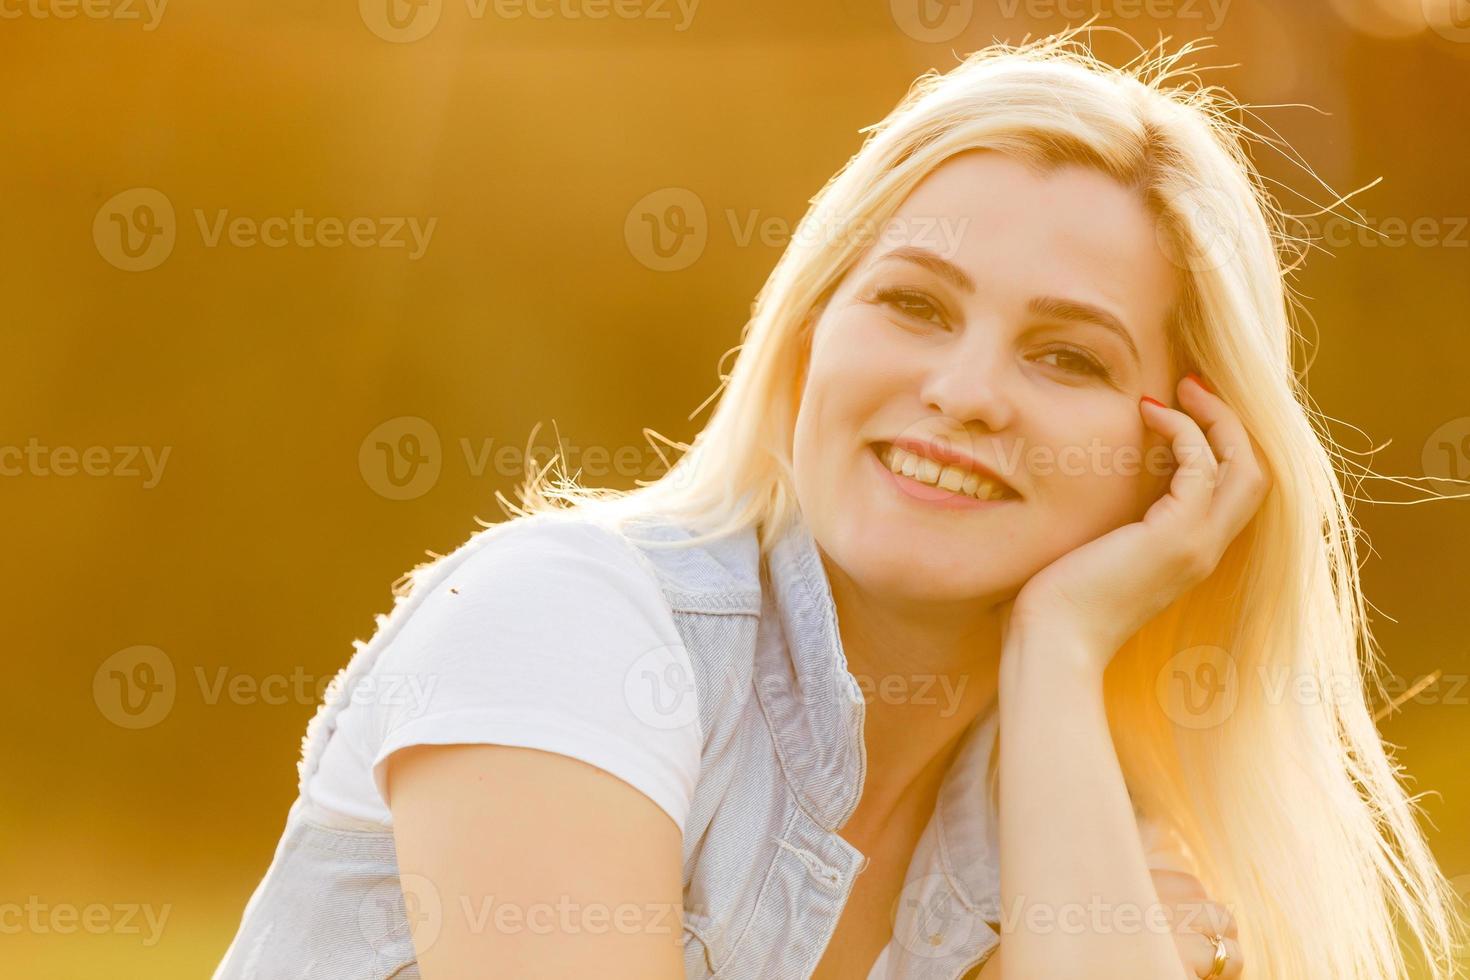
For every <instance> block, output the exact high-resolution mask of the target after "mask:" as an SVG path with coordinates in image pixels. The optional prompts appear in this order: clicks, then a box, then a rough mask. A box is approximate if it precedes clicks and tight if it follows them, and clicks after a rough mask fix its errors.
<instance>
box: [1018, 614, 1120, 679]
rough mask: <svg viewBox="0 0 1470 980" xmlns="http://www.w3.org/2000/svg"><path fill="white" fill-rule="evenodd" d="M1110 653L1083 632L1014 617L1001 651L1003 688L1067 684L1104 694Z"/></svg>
mask: <svg viewBox="0 0 1470 980" xmlns="http://www.w3.org/2000/svg"><path fill="white" fill-rule="evenodd" d="M1109 652H1110V651H1109ZM1107 654H1108V652H1105V651H1103V650H1102V649H1100V645H1099V644H1098V642H1097V641H1096V640H1094V639H1091V638H1089V637H1087V636H1085V635H1083V634H1082V633H1080V632H1077V631H1074V630H1071V629H1067V628H1064V627H1060V626H1056V625H1053V626H1038V625H1035V624H1028V623H1026V622H1025V621H1024V620H1016V619H1014V618H1013V619H1012V621H1011V624H1010V629H1008V630H1007V632H1006V638H1005V643H1004V644H1003V646H1002V648H1001V657H1000V683H1001V685H1002V687H1003V688H1004V687H1012V688H1013V687H1017V686H1029V685H1032V684H1043V685H1046V686H1049V687H1055V686H1057V685H1065V686H1067V687H1070V688H1073V689H1077V690H1081V691H1096V692H1097V693H1098V694H1099V695H1101V693H1102V682H1103V671H1104V669H1105V668H1106V666H1107V662H1108V659H1109V657H1108V655H1107Z"/></svg>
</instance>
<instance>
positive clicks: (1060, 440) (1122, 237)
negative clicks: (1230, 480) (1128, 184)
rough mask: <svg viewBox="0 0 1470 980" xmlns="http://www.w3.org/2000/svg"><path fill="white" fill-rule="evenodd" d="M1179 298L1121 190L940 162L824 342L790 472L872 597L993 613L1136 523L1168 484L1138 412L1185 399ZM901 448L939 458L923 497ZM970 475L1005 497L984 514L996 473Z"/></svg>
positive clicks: (815, 528)
mask: <svg viewBox="0 0 1470 980" xmlns="http://www.w3.org/2000/svg"><path fill="white" fill-rule="evenodd" d="M1178 285H1179V280H1178V278H1177V270H1176V268H1175V266H1174V265H1172V264H1171V263H1170V261H1169V259H1168V258H1167V256H1166V254H1165V252H1164V250H1163V247H1162V245H1161V242H1160V239H1159V236H1158V232H1157V230H1156V225H1155V222H1154V221H1153V219H1152V217H1151V215H1150V214H1149V213H1148V211H1147V210H1146V209H1145V208H1144V205H1143V203H1142V201H1141V200H1140V199H1139V198H1138V197H1137V195H1136V193H1134V192H1130V191H1128V190H1126V189H1124V188H1123V187H1122V186H1121V185H1119V184H1117V183H1115V182H1114V181H1112V180H1111V179H1110V178H1108V177H1107V176H1105V175H1103V174H1101V173H1099V172H1097V171H1095V170H1092V169H1088V168H1083V167H1077V166H1067V167H1062V168H1059V169H1056V170H1053V171H1052V172H1050V173H1049V174H1047V175H1046V176H1037V175H1035V174H1033V173H1031V172H1030V171H1029V170H1027V169H1026V168H1025V167H1024V166H1022V165H1021V164H1019V163H1017V162H1015V161H1014V160H1013V159H1011V158H1009V157H1007V156H1005V155H1003V154H1001V153H997V152H990V151H972V152H968V153H963V154H960V155H958V156H955V157H952V158H950V159H949V160H947V161H946V162H944V163H943V164H941V165H940V166H939V167H937V168H936V169H935V170H934V171H933V172H932V173H930V174H929V175H928V176H927V177H925V178H924V180H923V181H922V182H921V183H919V185H918V186H917V187H915V189H914V191H913V192H912V193H911V194H910V195H909V197H908V198H907V200H906V201H905V202H904V204H903V205H902V207H900V208H899V210H898V212H897V213H896V215H895V216H894V218H893V219H892V221H890V222H889V224H888V225H887V226H886V227H885V228H884V229H883V232H882V234H881V235H879V236H878V237H877V239H876V241H875V243H874V244H873V245H872V246H871V247H869V248H868V249H867V250H866V251H865V253H864V254H863V255H862V256H861V257H860V258H859V259H858V260H857V261H856V263H855V264H854V266H853V267H852V269H851V270H850V271H849V272H848V274H847V275H846V276H845V277H844V279H843V280H842V281H841V282H840V283H839V284H838V286H837V288H836V289H835V291H834V292H833V294H832V296H831V298H830V299H829V300H828V302H827V303H826V304H825V306H824V307H823V308H822V310H821V313H820V315H819V318H818V320H817V322H816V323H815V325H814V327H813V334H812V340H811V349H810V353H809V356H808V358H807V360H806V366H805V371H804V374H803V378H802V381H801V384H802V395H801V405H800V409H799V412H798V417H797V422H796V431H795V436H794V443H793V455H794V463H795V477H796V494H797V498H798V503H799V505H800V507H801V511H802V514H803V516H804V518H805V519H806V521H807V524H808V526H809V527H810V528H811V530H812V533H813V536H814V537H815V539H816V541H817V543H818V544H819V545H820V546H821V548H822V550H823V551H824V552H825V553H826V555H827V556H828V557H829V558H830V559H832V560H833V561H835V562H836V563H837V565H838V566H839V567H840V568H841V570H842V572H843V573H844V574H845V575H846V576H847V577H848V578H849V579H851V580H852V581H853V582H854V583H855V584H857V585H858V586H859V587H861V588H862V589H863V591H865V592H867V593H869V594H872V595H881V596H885V597H889V598H892V599H895V600H901V601H906V602H956V601H960V602H963V601H967V600H976V599H986V600H993V601H997V602H998V601H1003V600H1004V599H1007V598H1011V597H1013V596H1014V595H1015V594H1016V592H1017V591H1018V590H1019V589H1020V587H1021V586H1022V585H1024V584H1025V583H1026V581H1027V580H1028V579H1029V578H1030V577H1031V576H1032V575H1034V574H1035V573H1036V572H1037V571H1039V570H1040V569H1042V568H1044V567H1045V566H1046V565H1048V564H1050V563H1051V562H1052V561H1054V560H1055V559H1057V558H1059V557H1061V556H1062V555H1063V554H1065V553H1067V552H1069V551H1071V550H1073V549H1074V548H1077V547H1078V546H1080V545H1082V544H1085V543H1086V542H1088V541H1090V540H1092V539H1094V538H1097V537H1099V536H1101V535H1102V534H1104V533H1106V532H1107V531H1109V530H1112V529H1113V528H1116V527H1119V526H1121V525H1123V524H1126V523H1129V522H1131V521H1135V520H1138V519H1139V518H1141V517H1142V515H1143V512H1144V511H1145V510H1147V509H1148V506H1149V505H1150V504H1151V503H1152V502H1153V501H1154V500H1155V499H1157V498H1158V496H1159V495H1160V494H1161V493H1162V492H1163V491H1164V489H1165V488H1167V486H1168V480H1169V471H1170V467H1171V462H1170V460H1171V457H1170V456H1169V455H1168V453H1167V449H1166V447H1165V446H1164V445H1163V443H1162V440H1160V439H1159V437H1158V436H1156V435H1155V434H1153V433H1152V432H1151V431H1150V430H1147V429H1146V428H1145V426H1144V424H1143V420H1142V419H1141V418H1140V416H1139V409H1138V401H1139V396H1141V395H1146V394H1147V395H1152V396H1153V397H1155V398H1157V399H1159V400H1160V401H1162V402H1164V403H1165V404H1168V405H1172V404H1174V402H1175V399H1174V397H1173V391H1174V386H1175V383H1176V382H1177V378H1176V376H1175V374H1174V368H1173V367H1172V366H1171V365H1170V364H1169V363H1168V352H1167V347H1166V342H1165V321H1166V317H1167V315H1168V311H1169V309H1170V306H1171V304H1172V303H1173V301H1174V299H1175V293H1176V289H1177V288H1178ZM905 440H909V442H907V445H908V447H909V448H910V449H918V450H922V452H920V453H919V454H918V455H921V456H923V455H927V457H928V458H929V459H933V462H928V461H927V460H926V461H922V462H921V461H918V460H915V461H913V462H911V463H910V464H909V465H910V467H911V468H913V472H914V478H912V479H911V478H909V477H905V476H898V475H895V474H894V473H893V472H892V471H891V469H890V466H889V465H886V464H885V462H884V459H883V456H884V455H885V450H886V449H887V447H888V446H890V445H892V444H893V443H895V442H903V441H905ZM921 443H929V444H931V448H928V449H925V448H924V447H923V446H921V445H920V444H921ZM932 446H938V447H939V448H938V449H935V448H932ZM946 448H947V449H948V450H949V451H950V453H952V454H954V455H946V453H945V452H944V450H945V449H946ZM888 459H889V462H890V463H892V465H895V466H898V467H900V468H902V467H903V457H902V456H899V457H897V458H896V459H895V458H894V457H893V456H889V457H888ZM964 461H973V462H978V464H980V467H979V469H981V470H984V469H988V470H989V471H990V473H992V474H994V475H997V476H999V477H1000V478H1001V479H1002V480H1003V481H1004V484H1005V486H1004V487H1003V488H1002V491H1001V492H1003V493H1004V496H1003V497H1002V499H998V500H994V499H992V500H985V501H982V500H981V499H979V497H984V496H986V487H985V485H984V484H983V483H982V484H980V485H979V486H978V488H977V487H976V484H977V481H978V480H980V479H981V478H982V477H983V476H986V475H989V474H985V473H983V472H979V471H977V467H975V466H972V465H965V462H964ZM944 465H949V466H953V467H954V469H952V470H946V469H944V468H943V467H944ZM972 472H974V473H975V475H974V476H971V475H970V474H971V473H972ZM936 480H937V482H938V485H937V486H930V485H929V484H933V483H935V482H936ZM956 485H958V487H959V489H958V490H957V491H954V492H952V491H951V490H950V489H948V488H949V487H953V486H956ZM972 488H973V489H972ZM967 490H968V491H969V492H968V493H967V492H966V491H967ZM977 494H978V497H977Z"/></svg>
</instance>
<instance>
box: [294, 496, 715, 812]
mask: <svg viewBox="0 0 1470 980" xmlns="http://www.w3.org/2000/svg"><path fill="white" fill-rule="evenodd" d="M496 530H497V534H496V536H495V537H494V539H493V540H490V541H488V542H485V543H484V544H483V546H481V545H480V544H479V543H477V542H476V541H475V540H474V539H472V540H471V542H470V543H468V544H466V545H465V546H464V547H465V548H471V549H474V550H473V552H472V553H470V554H469V555H468V557H466V558H465V559H464V560H463V562H462V563H461V564H460V565H459V566H458V567H457V568H455V569H454V570H453V571H451V572H450V573H449V574H448V575H447V576H446V577H444V578H443V579H442V580H441V581H439V582H437V583H435V585H434V587H433V589H432V590H431V591H429V592H428V593H427V594H426V595H425V596H424V597H423V600H422V602H421V603H420V604H419V605H418V607H417V608H415V609H413V610H411V611H410V613H409V615H408V618H407V619H406V621H404V622H403V623H402V625H401V627H400V628H399V630H398V632H397V634H396V635H394V636H393V637H392V638H391V639H390V640H389V641H388V643H387V645H386V648H385V649H383V650H382V651H381V654H380V655H379V657H378V658H377V661H376V662H375V663H373V664H372V665H371V667H370V669H369V673H368V676H367V677H365V678H364V679H363V682H362V683H363V685H364V686H361V687H359V688H357V689H356V690H357V693H356V694H353V695H351V696H350V700H349V702H348V703H347V704H345V705H344V706H343V707H342V709H341V711H340V713H339V715H338V718H337V730H336V732H335V734H334V735H333V736H332V738H331V739H330V741H328V743H327V746H326V748H325V750H324V751H323V753H322V758H321V763H320V767H319V768H318V770H317V772H316V773H315V775H314V776H313V778H312V782H311V784H310V792H311V795H312V796H313V798H314V802H315V804H316V809H317V817H318V819H326V820H328V821H329V822H332V823H334V824H341V825H353V824H357V823H365V824H367V825H371V826H373V827H391V826H392V817H391V815H390V813H389V810H388V800H387V786H386V781H385V763H386V762H387V759H388V757H389V756H390V755H392V754H393V753H394V752H396V751H398V750H399V749H402V748H406V747H408V746H411V745H448V744H465V743H469V744H495V745H515V746H522V747H527V748H535V749H543V750H545V751H548V752H555V753H558V754H560V755H566V756H571V757H572V758H575V759H581V760H582V761H584V762H587V763H589V764H591V765H593V766H596V767H598V768H599V769H602V770H604V771H606V772H608V773H611V774H612V775H614V776H616V777H618V778H619V779H622V780H623V781H624V782H627V783H629V784H630V785H632V786H633V787H635V788H636V789H638V790H639V791H640V792H642V793H643V794H644V795H646V796H647V797H648V798H649V799H651V800H653V802H655V803H657V804H658V805H659V806H660V807H661V808H662V809H663V810H664V812H666V813H667V814H668V815H669V816H670V817H671V818H673V820H674V822H675V823H676V824H677V825H678V827H679V831H680V833H681V834H682V833H683V831H684V822H685V819H686V818H687V817H688V814H689V807H690V801H691V800H692V798H693V794H694V786H695V782H696V780H697V779H698V777H699V765H700V753H701V746H702V744H703V735H702V733H701V732H700V726H699V713H698V709H697V703H696V702H695V694H694V688H693V682H692V677H693V671H692V668H691V666H690V662H689V655H688V652H687V651H686V650H685V649H684V646H683V644H682V641H681V639H680V636H679V633H678V630H677V628H676V627H675V625H674V618H673V613H672V611H671V610H670V608H669V606H668V603H667V602H666V601H665V599H664V596H663V593H662V591H660V588H659V585H658V581H657V578H656V573H655V572H654V571H653V569H652V567H651V566H649V565H647V564H646V563H645V559H644V557H643V556H642V555H640V554H639V553H638V552H637V551H636V550H635V549H634V547H633V546H632V545H631V544H630V543H628V542H627V541H625V540H623V539H622V538H621V537H619V536H618V535H617V534H616V533H615V532H613V531H611V530H609V529H607V528H603V527H599V526H596V525H595V524H589V523H586V522H563V521H558V520H557V519H555V516H554V515H553V517H552V519H550V520H545V519H542V520H537V521H534V522H532V523H528V524H526V525H524V526H519V527H517V526H514V525H513V526H511V527H508V528H503V529H499V528H497V529H496ZM482 533H485V532H482ZM671 677H672V678H674V679H675V683H673V684H672V685H670V684H669V681H668V679H669V678H671ZM650 683H652V684H654V685H656V686H657V685H660V684H661V685H664V686H663V687H662V688H659V689H656V690H654V691H653V693H650ZM671 692H672V697H671Z"/></svg>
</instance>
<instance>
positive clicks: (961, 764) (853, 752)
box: [758, 516, 1000, 972]
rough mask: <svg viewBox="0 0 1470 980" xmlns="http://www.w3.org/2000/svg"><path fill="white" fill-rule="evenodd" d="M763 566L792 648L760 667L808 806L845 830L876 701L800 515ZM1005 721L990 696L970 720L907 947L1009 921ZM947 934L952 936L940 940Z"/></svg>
mask: <svg viewBox="0 0 1470 980" xmlns="http://www.w3.org/2000/svg"><path fill="white" fill-rule="evenodd" d="M762 576H763V578H766V579H767V582H766V583H765V584H767V585H768V586H769V587H768V588H767V589H765V590H764V591H765V592H766V593H767V594H768V596H769V601H768V604H767V606H766V609H767V610H768V611H771V612H774V614H775V616H776V619H777V620H778V623H779V627H780V632H781V634H782V638H783V639H784V645H785V647H786V650H787V652H788V654H789V661H788V662H787V663H786V664H783V665H782V667H781V669H780V670H778V669H775V668H773V667H769V666H768V668H767V670H766V671H765V672H764V676H763V677H760V678H758V681H761V682H763V684H764V686H763V687H762V688H761V700H762V704H763V706H764V707H765V709H766V712H767V718H768V720H769V721H770V722H771V725H772V731H773V733H774V736H775V738H776V743H777V748H778V752H779V753H780V755H781V762H782V766H783V768H785V770H786V776H787V779H788V781H790V783H791V785H792V786H793V787H794V788H795V790H796V792H797V795H798V797H799V798H800V799H801V801H802V806H803V807H804V808H805V809H807V811H808V812H809V813H811V814H812V816H813V817H814V818H815V819H816V820H817V821H818V823H820V824H821V825H822V826H824V827H826V828H828V829H829V830H831V831H832V832H833V833H836V828H837V826H838V825H839V824H840V822H842V821H843V820H845V819H846V817H847V816H848V815H849V814H850V812H851V811H852V810H853V809H854V808H855V807H856V805H857V797H858V794H859V789H860V787H859V785H858V784H859V780H860V775H861V773H862V772H863V771H864V767H865V758H864V756H865V751H864V747H863V741H862V719H863V713H864V711H865V710H866V704H865V702H864V700H863V695H862V691H861V689H860V688H859V687H858V683H857V680H856V678H854V677H853V676H852V673H851V671H850V670H849V669H848V664H847V657H846V654H845V653H844V652H843V649H842V639H841V635H840V633H839V631H838V627H837V609H836V605H835V603H834V601H833V598H832V590H831V584H830V582H829V581H828V578H827V574H826V569H825V567H824V566H823V564H822V560H821V555H820V553H819V552H818V550H817V545H816V541H815V540H814V539H813V537H812V534H811V530H810V528H809V527H808V526H807V524H806V522H805V520H804V519H803V518H802V517H800V516H797V517H796V518H795V519H793V520H792V521H791V523H790V524H789V525H788V527H787V528H786V529H785V531H784V532H783V533H782V534H781V535H780V536H779V538H778V540H777V541H776V542H775V543H774V544H773V546H772V548H771V552H770V555H769V556H768V558H767V561H766V562H765V563H764V567H763V569H762ZM783 672H784V674H785V676H781V674H782V673H783ZM998 723H999V714H998V710H997V705H996V704H995V703H992V705H991V707H990V708H989V709H988V710H987V711H986V712H985V714H983V715H981V716H979V717H978V718H976V719H975V721H974V722H972V723H971V725H970V727H969V728H968V729H967V730H966V733H965V735H964V736H963V741H962V743H961V747H960V750H959V752H958V753H957V754H956V756H955V758H954V760H953V761H952V763H951V764H950V768H949V770H948V771H947V772H946V774H945V777H944V779H943V781H942V783H941V785H940V790H939V797H938V799H937V801H936V803H935V809H934V814H933V816H932V817H931V818H930V821H929V823H928V825H927V826H926V828H925V830H924V832H923V835H922V836H921V838H920V842H919V845H918V846H917V847H916V849H915V851H914V857H913V861H912V863H911V865H910V867H909V871H908V876H907V879H906V880H907V882H908V884H907V885H906V887H905V896H904V899H905V902H904V903H903V904H907V905H910V906H913V905H915V902H914V901H910V899H911V898H912V899H915V900H917V906H918V909H919V911H918V912H917V913H915V915H914V916H910V921H909V922H908V923H907V928H908V929H909V930H911V931H912V932H913V936H912V937H911V939H913V941H907V940H905V938H904V932H905V928H906V926H905V923H902V922H901V923H899V924H898V926H897V927H896V928H895V933H894V935H895V938H896V939H898V940H900V942H901V943H902V945H903V946H904V948H905V949H906V950H908V953H909V954H912V955H913V956H916V957H918V958H919V959H920V960H923V961H926V962H928V963H929V964H931V965H932V966H935V967H936V968H937V967H938V966H939V965H940V964H941V963H948V962H949V961H950V960H953V959H955V958H957V957H966V956H972V955H978V953H979V952H981V951H983V950H984V948H985V947H987V946H989V945H991V944H992V943H993V942H995V941H998V937H997V936H996V934H995V932H994V929H993V928H992V927H990V926H987V925H982V923H998V922H999V920H1000V847H999V840H998V835H997V820H996V812H995V805H994V802H993V797H992V795H991V788H992V779H991V776H992V771H993V770H992V762H991V759H992V749H993V747H994V745H995V736H996V732H997V728H998ZM941 905H942V906H943V908H940V907H939V906H941ZM926 916H927V919H926V918H925V917H926ZM921 919H922V920H924V921H922V922H921V921H920V920H921ZM941 920H942V922H944V923H947V924H948V926H947V928H941V929H939V930H938V931H937V932H936V931H935V929H934V928H932V927H934V924H935V923H936V922H939V921H941ZM940 933H947V935H948V938H946V939H941V940H940V941H939V942H937V943H936V942H935V940H934V936H936V935H939V934H940ZM957 937H959V938H957ZM915 946H919V947H922V948H920V949H913V948H912V947H915ZM899 955H908V954H905V953H900V954H899ZM921 972H922V971H921Z"/></svg>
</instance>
